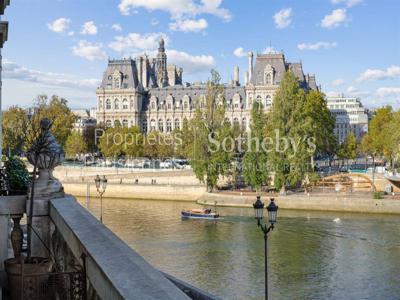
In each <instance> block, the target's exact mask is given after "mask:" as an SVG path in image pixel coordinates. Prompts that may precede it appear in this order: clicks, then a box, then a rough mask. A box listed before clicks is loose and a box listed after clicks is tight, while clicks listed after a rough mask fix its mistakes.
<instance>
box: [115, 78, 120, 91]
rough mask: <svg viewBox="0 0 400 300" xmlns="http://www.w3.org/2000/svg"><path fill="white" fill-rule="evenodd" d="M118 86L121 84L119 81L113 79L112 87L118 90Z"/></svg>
mask: <svg viewBox="0 0 400 300" xmlns="http://www.w3.org/2000/svg"><path fill="white" fill-rule="evenodd" d="M120 86H121V83H120V81H119V79H118V78H115V79H114V87H115V88H116V89H119V88H120Z"/></svg>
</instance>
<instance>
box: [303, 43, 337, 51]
mask: <svg viewBox="0 0 400 300" xmlns="http://www.w3.org/2000/svg"><path fill="white" fill-rule="evenodd" d="M336 46H337V43H336V42H332V43H330V42H317V43H314V44H311V43H301V44H298V45H297V48H299V49H300V50H320V49H330V48H334V47H336Z"/></svg>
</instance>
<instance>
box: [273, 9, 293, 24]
mask: <svg viewBox="0 0 400 300" xmlns="http://www.w3.org/2000/svg"><path fill="white" fill-rule="evenodd" d="M292 17H293V11H292V9H291V8H285V9H282V10H280V11H278V12H277V13H276V14H275V15H274V22H275V26H276V28H279V29H283V28H286V27H288V26H289V25H290V23H291V22H292Z"/></svg>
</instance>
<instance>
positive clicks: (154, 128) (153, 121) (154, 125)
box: [150, 119, 156, 131]
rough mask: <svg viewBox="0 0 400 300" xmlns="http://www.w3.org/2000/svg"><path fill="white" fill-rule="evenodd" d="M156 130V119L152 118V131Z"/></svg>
mask: <svg viewBox="0 0 400 300" xmlns="http://www.w3.org/2000/svg"><path fill="white" fill-rule="evenodd" d="M155 130H156V120H154V119H151V120H150V131H155Z"/></svg>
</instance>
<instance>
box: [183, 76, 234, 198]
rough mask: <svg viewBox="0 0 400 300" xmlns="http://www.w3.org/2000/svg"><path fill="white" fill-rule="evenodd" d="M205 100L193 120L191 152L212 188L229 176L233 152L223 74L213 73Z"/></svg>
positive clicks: (193, 162) (197, 170)
mask: <svg viewBox="0 0 400 300" xmlns="http://www.w3.org/2000/svg"><path fill="white" fill-rule="evenodd" d="M211 75H212V78H211V80H209V81H208V82H207V90H206V95H205V97H204V98H200V99H199V102H201V101H203V105H204V108H200V105H198V107H197V109H196V111H195V115H194V118H193V119H192V121H191V126H190V127H191V129H192V131H191V132H192V136H193V145H192V147H191V148H190V149H189V151H188V155H189V159H190V163H191V165H192V168H193V171H194V173H195V175H196V177H197V178H198V179H199V180H200V181H201V182H205V183H206V186H207V189H208V190H209V191H211V190H213V189H214V188H215V187H216V186H217V182H218V179H219V177H220V176H222V175H227V173H228V171H229V170H230V162H231V159H232V157H233V155H234V148H235V145H234V141H233V138H232V126H231V124H230V122H228V121H227V120H225V99H224V96H223V95H224V90H223V86H222V85H221V83H220V79H221V78H220V76H219V74H218V73H217V72H216V71H214V70H213V71H212V72H211Z"/></svg>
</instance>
